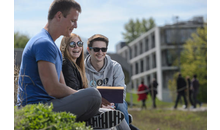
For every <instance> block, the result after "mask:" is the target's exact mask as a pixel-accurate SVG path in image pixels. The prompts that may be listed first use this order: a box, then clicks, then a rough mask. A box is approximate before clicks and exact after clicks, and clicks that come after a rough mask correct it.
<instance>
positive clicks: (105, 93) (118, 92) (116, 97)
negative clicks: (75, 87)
mask: <svg viewBox="0 0 220 130" xmlns="http://www.w3.org/2000/svg"><path fill="white" fill-rule="evenodd" d="M97 89H98V90H99V92H100V93H101V95H102V97H103V98H105V99H106V100H108V101H109V102H111V103H123V93H124V87H114V86H97Z"/></svg>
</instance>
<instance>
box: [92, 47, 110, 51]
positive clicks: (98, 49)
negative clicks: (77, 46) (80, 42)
mask: <svg viewBox="0 0 220 130" xmlns="http://www.w3.org/2000/svg"><path fill="white" fill-rule="evenodd" d="M89 49H90V50H91V49H93V51H94V52H99V51H100V50H102V52H106V51H107V49H108V48H104V47H103V48H98V47H89Z"/></svg>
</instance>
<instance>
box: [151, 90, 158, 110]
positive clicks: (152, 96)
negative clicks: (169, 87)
mask: <svg viewBox="0 0 220 130" xmlns="http://www.w3.org/2000/svg"><path fill="white" fill-rule="evenodd" d="M156 95H157V92H155V91H154V92H153V93H150V96H151V98H152V101H153V104H152V105H153V106H152V107H153V108H156V107H157V106H156V102H155V100H156Z"/></svg>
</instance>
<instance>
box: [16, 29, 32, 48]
mask: <svg viewBox="0 0 220 130" xmlns="http://www.w3.org/2000/svg"><path fill="white" fill-rule="evenodd" d="M28 41H29V37H28V36H27V35H24V34H20V33H19V32H15V33H14V48H24V47H25V45H26V44H27V42H28Z"/></svg>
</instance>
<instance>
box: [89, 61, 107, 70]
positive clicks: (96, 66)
mask: <svg viewBox="0 0 220 130" xmlns="http://www.w3.org/2000/svg"><path fill="white" fill-rule="evenodd" d="M90 63H91V65H92V66H93V68H94V69H95V70H96V71H97V72H99V71H100V70H101V69H102V68H103V66H104V63H105V60H103V61H101V62H94V61H92V60H91V59H90Z"/></svg>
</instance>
